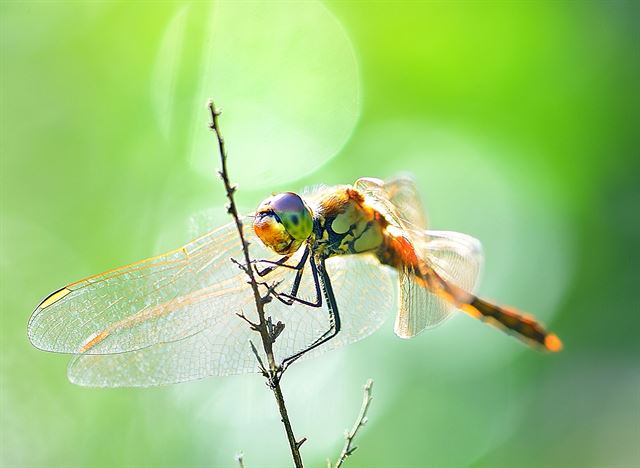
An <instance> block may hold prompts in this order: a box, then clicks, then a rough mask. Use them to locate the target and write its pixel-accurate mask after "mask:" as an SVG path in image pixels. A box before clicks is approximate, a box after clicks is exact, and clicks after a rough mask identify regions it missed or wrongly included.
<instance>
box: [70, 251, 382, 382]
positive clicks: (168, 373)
mask: <svg viewBox="0 0 640 468" xmlns="http://www.w3.org/2000/svg"><path fill="white" fill-rule="evenodd" d="M327 269H328V273H329V275H330V277H331V281H332V284H333V286H334V292H335V294H336V298H337V301H338V307H339V309H340V312H341V318H342V331H341V332H340V333H339V334H338V336H337V337H336V338H334V339H333V340H331V341H329V342H328V343H327V344H325V345H323V346H321V347H319V348H318V349H316V350H314V351H312V352H310V353H308V354H307V355H305V358H308V357H313V356H317V355H318V354H321V353H323V352H325V351H327V350H330V349H334V348H337V347H340V346H343V345H346V344H348V343H352V342H354V341H357V340H360V339H362V338H364V337H366V336H368V335H369V334H371V333H373V332H374V331H375V330H376V329H377V328H378V327H379V326H380V325H381V324H382V323H383V322H384V320H385V318H386V316H387V313H388V311H389V310H390V309H391V308H392V307H394V304H393V285H392V281H391V277H390V272H389V271H388V270H387V269H385V268H381V267H380V265H379V263H378V262H377V260H375V259H374V258H373V257H370V256H345V257H339V258H332V259H330V260H329V261H328V262H327ZM293 276H294V275H293V273H292V272H291V271H290V270H285V269H278V270H276V271H275V272H274V273H272V274H270V275H268V276H267V277H266V279H267V280H268V281H282V282H281V283H280V285H279V286H278V290H279V291H283V292H284V291H288V289H290V287H291V284H292V281H293ZM300 291H301V296H302V297H304V298H312V297H313V296H314V295H315V293H314V291H315V287H314V284H313V281H312V275H311V272H310V271H305V274H304V276H303V280H302V284H301V287H300ZM240 297H242V298H243V303H242V304H241V310H242V312H243V313H244V314H245V315H246V316H247V317H248V318H250V319H251V320H255V319H256V318H255V308H254V305H253V302H252V297H251V295H250V292H249V286H248V285H243V286H241V291H240ZM238 305H240V304H238V302H237V300H236V301H235V302H234V307H235V306H238ZM219 306H220V303H219V299H207V300H205V301H204V302H203V303H202V308H203V309H207V308H209V307H216V308H217V307H219ZM236 311H238V310H236ZM232 312H235V311H228V312H227V313H221V314H217V315H215V316H213V317H211V320H210V322H209V323H208V324H207V326H206V327H204V328H201V329H200V330H198V331H197V332H195V333H192V334H191V335H188V336H185V337H184V338H182V339H180V340H177V341H171V342H159V343H156V344H154V345H151V346H149V347H146V348H143V349H139V350H137V351H132V352H127V353H121V354H106V355H97V354H86V353H85V354H81V355H78V356H76V357H75V358H74V359H73V360H72V361H71V364H70V366H69V378H70V380H71V381H72V382H74V383H77V384H80V385H89V386H105V387H113V386H151V385H161V384H168V383H176V382H183V381H187V380H194V379H200V378H204V377H207V376H212V375H229V374H238V373H244V372H253V371H257V363H256V359H255V357H254V356H253V355H252V353H251V351H250V347H249V343H248V342H249V339H251V340H253V342H254V343H255V344H256V347H257V348H258V349H259V350H260V353H261V354H262V351H261V346H260V338H259V336H258V335H257V333H255V332H253V331H251V330H250V328H249V327H248V325H247V323H246V322H244V321H243V320H242V319H240V318H239V317H238V316H236V315H235V314H234V313H232ZM266 312H267V314H268V315H269V316H271V317H272V321H273V323H277V322H278V321H281V322H282V323H284V324H285V328H284V330H283V331H282V333H281V334H280V335H279V336H278V338H277V341H276V343H275V345H274V351H275V354H276V358H277V359H278V360H281V359H282V358H284V357H286V356H290V355H291V354H294V353H295V352H296V351H299V350H301V349H302V348H304V347H305V346H307V345H308V344H309V343H311V342H312V341H313V340H315V339H316V338H318V337H319V336H320V335H321V334H322V333H323V332H324V331H326V330H327V329H328V326H329V322H328V314H327V311H326V308H325V307H321V308H312V307H308V306H304V305H300V304H294V305H292V306H286V305H284V304H281V303H280V302H278V301H275V300H274V301H272V302H271V303H269V304H268V305H267V306H266ZM109 339H110V338H109V337H107V338H106V339H105V340H104V346H107V347H108V346H109V344H108V341H109ZM98 346H100V345H98ZM263 359H264V356H263Z"/></svg>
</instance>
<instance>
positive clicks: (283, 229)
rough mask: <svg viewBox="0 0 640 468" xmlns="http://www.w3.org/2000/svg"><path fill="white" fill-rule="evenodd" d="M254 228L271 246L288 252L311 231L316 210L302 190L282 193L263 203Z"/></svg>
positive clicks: (280, 251)
mask: <svg viewBox="0 0 640 468" xmlns="http://www.w3.org/2000/svg"><path fill="white" fill-rule="evenodd" d="M253 230H254V231H255V232H256V234H257V235H258V237H259V238H260V240H262V242H264V244H265V245H266V246H267V247H269V248H270V249H271V250H273V251H275V252H276V253H278V254H280V255H288V254H291V253H293V252H295V251H296V250H298V248H299V247H300V246H301V245H302V244H303V242H304V241H306V240H307V239H308V238H309V236H310V235H311V231H313V213H312V211H311V209H310V208H309V207H308V206H307V204H306V203H305V202H304V200H303V199H302V198H301V197H300V196H299V195H298V194H295V193H293V192H284V193H278V194H276V195H273V196H272V197H269V198H267V199H266V200H264V201H263V202H262V203H260V206H258V209H257V210H256V215H255V218H254V220H253Z"/></svg>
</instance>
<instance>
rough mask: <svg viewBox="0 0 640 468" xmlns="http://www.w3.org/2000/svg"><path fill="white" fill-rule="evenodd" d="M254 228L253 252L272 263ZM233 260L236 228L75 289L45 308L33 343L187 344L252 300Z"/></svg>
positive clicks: (74, 348)
mask: <svg viewBox="0 0 640 468" xmlns="http://www.w3.org/2000/svg"><path fill="white" fill-rule="evenodd" d="M251 221H252V220H251V218H247V219H245V235H246V236H247V238H248V240H249V241H250V242H252V244H253V245H252V247H253V248H255V249H256V250H257V251H259V253H260V255H261V258H273V257H274V255H273V254H270V253H269V252H267V251H266V249H264V248H260V247H261V245H260V243H259V241H258V239H257V238H256V237H255V235H253V230H252V229H251V227H250V226H251ZM231 257H235V258H237V259H241V258H242V254H241V249H240V242H239V240H238V236H237V232H236V228H235V225H234V224H232V223H230V224H228V225H226V226H223V227H221V228H219V229H216V230H214V231H212V232H210V233H208V234H205V235H204V236H202V237H200V238H198V239H196V240H194V241H192V242H190V243H188V244H186V245H185V246H183V247H181V248H179V249H176V250H173V251H171V252H168V253H166V254H163V255H159V256H157V257H153V258H150V259H147V260H143V261H141V262H138V263H134V264H131V265H128V266H125V267H122V268H118V269H115V270H110V271H107V272H105V273H102V274H99V275H96V276H92V277H90V278H87V279H84V280H81V281H78V282H76V283H73V284H70V285H68V286H66V287H64V288H62V289H60V290H58V291H56V292H55V293H53V294H52V295H50V296H49V297H48V298H46V299H45V300H44V301H42V302H41V303H40V305H39V306H38V308H37V309H36V310H35V312H34V313H33V315H32V316H31V319H30V320H29V326H28V334H29V339H30V340H31V342H32V343H33V344H34V345H35V346H36V347H38V348H40V349H43V350H46V351H55V352H65V353H79V352H85V353H98V354H105V353H122V352H127V351H133V350H136V349H141V348H145V347H148V346H150V345H153V344H155V343H158V342H169V341H175V340H183V339H185V338H186V337H188V336H191V335H193V334H194V333H197V332H198V331H199V330H201V329H203V328H205V327H206V326H207V325H208V324H210V323H212V322H216V321H220V320H221V316H225V315H229V314H231V315H233V313H234V311H235V310H236V309H238V308H239V307H240V306H241V305H242V304H243V303H245V302H246V301H247V300H248V298H250V295H249V293H248V291H247V289H246V287H245V286H246V285H245V284H244V282H245V279H244V276H243V274H242V273H241V272H240V270H239V269H238V268H236V267H235V266H234V265H233V264H232V263H231V262H230V258H231ZM107 338H108V339H107Z"/></svg>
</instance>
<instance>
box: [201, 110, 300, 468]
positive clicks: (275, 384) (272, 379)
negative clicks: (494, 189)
mask: <svg viewBox="0 0 640 468" xmlns="http://www.w3.org/2000/svg"><path fill="white" fill-rule="evenodd" d="M208 107H209V111H210V112H211V124H210V127H211V130H213V132H214V134H215V136H216V139H217V141H218V151H219V153H220V162H221V164H222V167H221V169H220V171H219V175H220V178H221V179H222V182H223V183H224V188H225V190H226V192H227V199H228V200H229V205H228V206H227V211H228V212H229V214H230V215H231V216H232V217H233V220H234V221H235V223H236V228H237V229H238V236H239V237H240V242H241V243H242V252H243V254H244V268H243V270H244V271H245V273H246V274H247V276H248V278H249V283H250V284H251V290H252V291H253V298H254V300H255V304H256V312H257V313H258V323H257V324H252V325H255V327H254V328H253V329H254V330H255V331H257V332H258V333H260V338H261V339H262V347H263V348H264V352H265V354H266V356H267V364H268V369H265V370H266V373H265V374H266V375H265V377H266V378H267V380H268V384H269V387H270V388H271V390H272V391H273V394H274V396H275V398H276V402H277V404H278V410H279V411H280V417H281V420H282V424H283V425H284V429H285V431H286V433H287V439H288V440H289V447H290V448H291V456H292V457H293V462H294V464H295V466H296V468H300V467H302V457H301V456H300V450H299V449H300V445H302V443H303V442H304V440H305V439H302V440H301V441H297V440H296V438H295V436H294V434H293V428H292V427H291V421H290V420H289V415H288V414H287V407H286V406H285V402H284V396H283V395H282V389H281V388H280V378H281V377H282V374H281V370H280V367H279V366H278V364H277V363H276V359H275V356H274V354H273V341H274V339H275V337H277V334H273V335H272V333H270V330H269V328H270V327H269V326H268V322H267V318H266V316H265V312H264V305H265V304H266V303H267V302H268V299H270V297H269V293H267V297H266V298H263V297H262V296H261V295H260V291H259V289H258V283H257V281H256V279H255V275H254V272H253V268H251V265H252V263H251V258H250V256H249V243H248V242H247V241H246V239H245V237H244V232H243V230H242V220H241V219H240V217H239V216H238V210H237V208H236V203H235V201H234V197H233V195H234V193H235V191H236V186H235V185H232V184H231V182H230V181H229V173H228V172H227V151H226V148H225V143H224V138H223V137H222V134H221V132H220V126H219V124H218V117H219V116H220V111H219V110H217V109H216V108H215V106H214V104H213V102H212V101H209V103H208ZM236 263H237V262H236ZM281 331H282V330H280V331H279V332H278V334H279V333H280V332H281ZM253 350H255V347H253ZM255 354H256V356H258V354H257V350H256V351H255ZM259 362H260V360H259ZM260 365H261V366H262V368H263V369H264V365H263V364H262V363H261V362H260Z"/></svg>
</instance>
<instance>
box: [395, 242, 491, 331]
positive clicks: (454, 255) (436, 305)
mask: <svg viewBox="0 0 640 468" xmlns="http://www.w3.org/2000/svg"><path fill="white" fill-rule="evenodd" d="M409 234H410V238H411V241H412V244H413V246H414V248H415V249H416V252H417V253H418V254H419V256H420V258H421V259H422V260H423V261H424V262H425V263H426V264H427V265H428V266H429V267H430V268H433V270H435V272H436V273H437V274H438V275H439V276H440V277H441V278H442V279H444V280H445V281H447V282H449V283H451V284H454V285H456V286H458V287H460V288H462V289H464V290H465V291H468V292H474V291H475V290H476V287H477V285H478V280H479V277H480V272H481V269H482V262H483V255H482V246H481V244H480V242H479V241H478V240H477V239H475V238H473V237H471V236H468V235H465V234H460V233H457V232H448V231H411V232H410V233H409ZM455 309H456V308H455V306H454V305H452V304H451V303H449V302H447V301H445V300H444V299H442V298H440V297H438V296H436V295H435V294H432V293H431V292H430V291H429V290H428V289H426V288H425V287H424V286H423V285H421V284H419V282H418V281H416V279H415V277H414V276H413V275H412V274H411V272H410V271H408V269H404V270H403V271H401V272H400V299H399V307H398V315H397V317H396V323H395V333H396V334H397V335H398V336H400V337H402V338H411V337H413V336H415V335H417V334H418V333H420V332H421V331H423V330H424V329H426V328H432V327H434V326H436V325H438V324H440V323H442V322H443V321H444V320H445V319H447V318H448V317H449V316H450V315H451V313H452V312H453V311H455Z"/></svg>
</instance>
